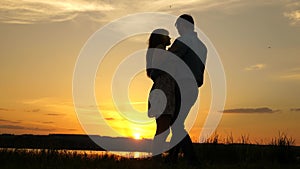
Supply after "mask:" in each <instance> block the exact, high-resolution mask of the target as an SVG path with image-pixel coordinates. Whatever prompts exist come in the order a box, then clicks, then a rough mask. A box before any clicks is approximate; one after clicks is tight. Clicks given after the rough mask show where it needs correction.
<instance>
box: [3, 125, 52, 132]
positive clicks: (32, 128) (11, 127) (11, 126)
mask: <svg viewBox="0 0 300 169" xmlns="http://www.w3.org/2000/svg"><path fill="white" fill-rule="evenodd" d="M0 129H13V130H34V131H54V130H55V129H46V128H38V127H24V126H20V125H0Z"/></svg>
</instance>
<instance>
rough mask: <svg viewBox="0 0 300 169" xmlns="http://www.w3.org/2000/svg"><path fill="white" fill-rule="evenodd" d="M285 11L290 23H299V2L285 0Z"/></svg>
mask: <svg viewBox="0 0 300 169" xmlns="http://www.w3.org/2000/svg"><path fill="white" fill-rule="evenodd" d="M286 8H287V11H286V12H284V13H283V15H284V16H285V17H287V18H288V19H289V20H290V22H291V25H293V26H295V25H300V2H299V1H295V0H287V4H286Z"/></svg>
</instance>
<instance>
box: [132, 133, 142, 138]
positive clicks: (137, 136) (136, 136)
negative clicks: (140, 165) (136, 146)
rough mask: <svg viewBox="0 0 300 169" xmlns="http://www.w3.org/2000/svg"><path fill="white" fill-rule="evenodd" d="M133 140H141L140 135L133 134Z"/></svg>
mask: <svg viewBox="0 0 300 169" xmlns="http://www.w3.org/2000/svg"><path fill="white" fill-rule="evenodd" d="M133 138H134V139H136V140H140V139H142V138H141V134H140V133H134V134H133Z"/></svg>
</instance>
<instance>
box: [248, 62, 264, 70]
mask: <svg viewBox="0 0 300 169" xmlns="http://www.w3.org/2000/svg"><path fill="white" fill-rule="evenodd" d="M265 67H266V65H265V64H262V63H260V64H255V65H251V66H248V67H246V68H245V70H247V71H251V70H262V69H264V68H265Z"/></svg>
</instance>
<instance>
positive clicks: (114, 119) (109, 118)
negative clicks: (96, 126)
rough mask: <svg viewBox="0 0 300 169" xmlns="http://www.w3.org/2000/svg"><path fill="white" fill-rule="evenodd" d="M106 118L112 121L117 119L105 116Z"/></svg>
mask: <svg viewBox="0 0 300 169" xmlns="http://www.w3.org/2000/svg"><path fill="white" fill-rule="evenodd" d="M105 120H108V121H111V120H115V118H112V117H107V118H105Z"/></svg>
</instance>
